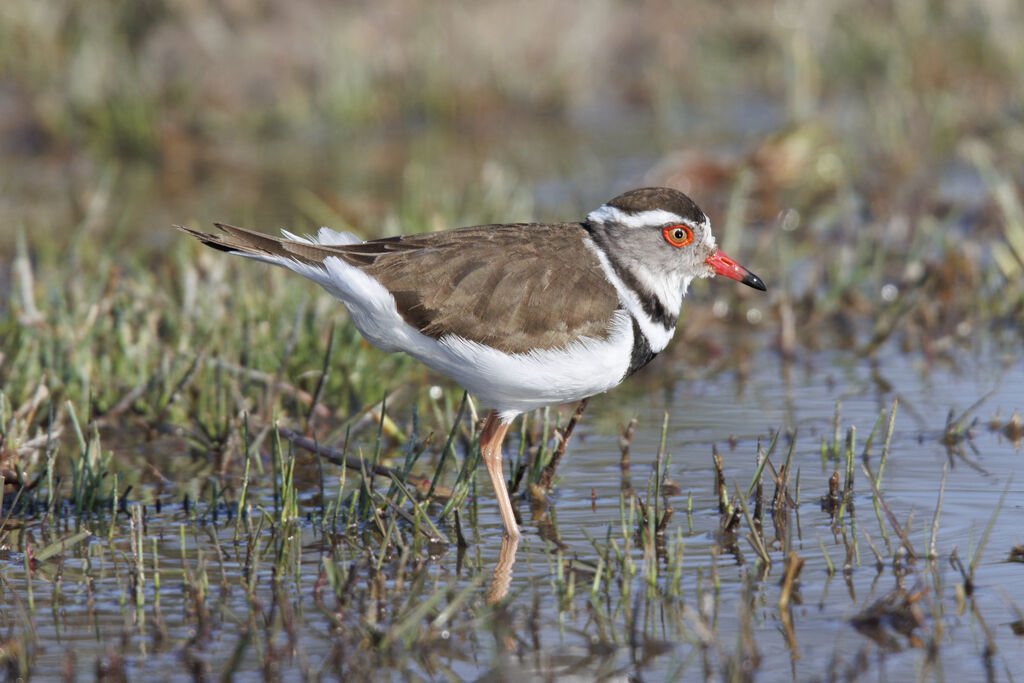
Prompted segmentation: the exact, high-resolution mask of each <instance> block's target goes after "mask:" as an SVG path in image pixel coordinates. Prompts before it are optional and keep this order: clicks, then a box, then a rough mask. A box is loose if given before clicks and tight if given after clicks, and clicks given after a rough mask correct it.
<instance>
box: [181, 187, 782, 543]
mask: <svg viewBox="0 0 1024 683" xmlns="http://www.w3.org/2000/svg"><path fill="white" fill-rule="evenodd" d="M214 225H215V226H216V227H217V228H218V229H219V230H220V232H219V233H215V234H211V233H203V232H199V231H196V230H192V229H189V228H185V227H182V226H176V227H178V228H179V229H180V230H182V231H184V232H186V233H188V234H189V235H191V236H193V237H195V238H196V239H198V240H199V241H200V242H202V243H203V244H205V245H207V246H209V247H212V248H214V249H218V250H221V251H225V252H228V253H230V254H236V255H240V256H245V257H248V258H251V259H255V260H257V261H263V262H266V263H270V264H274V265H277V266H282V267H284V268H287V269H288V270H291V271H294V272H296V273H298V274H299V275H302V276H304V277H306V278H308V279H310V280H312V281H313V282H315V283H317V284H319V285H320V286H321V287H323V288H324V289H326V290H327V291H328V292H329V293H330V294H331V295H332V296H334V297H335V298H336V299H338V300H339V301H340V302H341V303H342V304H344V306H345V308H347V309H348V312H349V317H350V319H351V322H352V324H353V325H354V326H355V327H356V329H357V330H358V331H359V332H360V333H361V334H362V336H363V337H364V338H365V339H366V340H367V341H368V342H370V343H371V344H372V345H374V346H376V347H378V348H380V349H382V350H384V351H388V352H398V351H402V352H405V353H407V354H408V355H410V356H412V357H413V358H415V359H417V360H418V361H421V362H422V363H424V364H425V365H427V366H428V367H430V368H432V369H433V370H435V371H437V372H439V373H441V374H442V375H446V376H448V377H450V378H451V379H452V380H454V381H455V382H456V383H457V384H459V385H460V386H462V387H463V388H464V389H465V390H466V391H467V392H469V394H471V395H473V396H475V397H476V398H477V399H478V400H479V401H480V402H481V403H482V404H483V405H485V406H488V407H489V408H490V412H489V413H488V415H487V417H486V418H485V420H484V423H483V426H482V428H481V432H480V453H481V459H482V461H483V463H484V466H485V468H486V470H487V474H488V476H489V478H490V481H491V484H492V486H493V488H494V493H495V496H496V499H497V503H498V509H499V512H500V515H501V521H502V527H503V530H504V533H505V536H506V537H507V538H510V539H516V540H518V538H519V536H520V531H519V527H518V525H517V523H516V519H515V515H514V513H513V509H512V503H511V500H510V498H509V493H508V487H507V485H506V483H505V480H504V477H503V473H502V454H501V449H502V444H503V442H504V440H505V435H506V434H507V432H508V430H509V427H510V426H511V424H512V422H513V420H514V419H515V418H516V417H517V416H518V415H520V414H522V413H525V412H527V411H530V410H533V409H535V408H539V407H544V406H549V405H556V404H562V403H568V402H572V401H576V400H580V399H583V398H588V397H590V396H593V395H595V394H600V393H603V392H605V391H608V390H609V389H611V388H613V387H615V386H617V385H618V384H620V383H621V382H622V381H623V380H625V379H626V378H627V377H629V376H630V375H632V374H633V373H635V372H636V371H637V370H639V369H640V368H642V367H643V366H645V365H646V364H647V363H649V362H650V361H651V360H652V359H653V358H654V357H655V356H656V355H657V354H658V353H659V352H661V351H662V350H663V349H664V348H665V347H666V346H667V345H668V343H669V341H670V339H671V338H672V336H673V334H674V333H675V330H676V327H677V324H678V322H679V314H680V310H681V308H682V303H683V297H684V295H685V294H686V291H687V289H688V287H689V286H690V283H691V282H692V281H693V280H694V279H695V278H708V277H711V276H713V275H723V276H725V277H727V278H731V279H733V280H737V281H739V282H741V283H743V284H745V285H748V286H750V287H753V288H754V289H758V290H761V291H765V289H766V287H765V284H764V282H763V281H762V280H761V278H759V277H757V276H756V275H754V274H753V273H752V272H750V271H749V270H748V269H747V268H745V267H743V266H741V265H740V264H739V263H737V262H736V261H734V260H733V259H731V258H730V257H728V256H726V255H725V254H724V253H723V252H722V251H721V249H719V248H718V246H717V243H716V241H715V237H714V235H713V234H712V232H711V225H710V221H709V219H708V217H707V215H706V214H705V213H704V212H703V211H702V210H701V209H700V207H698V206H697V204H696V203H695V202H694V201H693V200H692V199H690V198H689V197H688V196H686V195H685V194H683V193H682V192H680V191H678V190H675V189H672V188H664V187H646V188H639V189H634V190H629V191H627V192H624V193H622V194H620V195H618V196H617V197H615V198H614V199H611V200H610V201H608V202H606V203H605V204H602V205H601V206H600V207H598V208H597V209H594V210H593V211H591V212H590V213H588V214H587V215H586V217H585V219H584V220H582V221H579V222H570V223H507V224H494V225H478V226H472V227H464V228H456V229H452V230H446V231H439V232H429V233H422V234H414V235H401V236H396V237H385V238H381V239H373V240H369V241H362V240H360V239H359V238H357V237H356V236H355V235H352V234H351V233H345V232H336V231H334V230H331V229H329V228H320V230H319V231H318V232H317V234H316V235H315V236H312V235H311V236H305V237H303V236H299V235H296V234H292V233H290V232H288V231H286V230H282V231H281V233H282V237H274V236H270V235H266V234H263V233H260V232H256V231H253V230H248V229H245V228H239V227H234V226H231V225H227V224H224V223H214Z"/></svg>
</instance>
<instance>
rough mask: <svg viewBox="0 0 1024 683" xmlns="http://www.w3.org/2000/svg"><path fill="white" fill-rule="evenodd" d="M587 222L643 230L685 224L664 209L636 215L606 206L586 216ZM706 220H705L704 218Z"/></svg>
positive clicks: (641, 212) (678, 216)
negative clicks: (616, 224) (650, 227)
mask: <svg viewBox="0 0 1024 683" xmlns="http://www.w3.org/2000/svg"><path fill="white" fill-rule="evenodd" d="M587 220H588V221H590V222H591V223H618V224H619V225H625V226H626V227H628V228H644V227H649V226H655V225H668V224H669V223H686V222H687V221H685V220H683V218H682V216H680V215H678V214H675V213H672V212H671V211H666V210H664V209H650V210H649V211H640V212H638V213H626V212H625V211H623V210H622V209H618V208H616V207H614V206H609V205H608V204H603V205H602V206H601V207H600V208H597V209H594V210H593V211H591V212H590V213H588V214H587ZM705 220H706V218H705Z"/></svg>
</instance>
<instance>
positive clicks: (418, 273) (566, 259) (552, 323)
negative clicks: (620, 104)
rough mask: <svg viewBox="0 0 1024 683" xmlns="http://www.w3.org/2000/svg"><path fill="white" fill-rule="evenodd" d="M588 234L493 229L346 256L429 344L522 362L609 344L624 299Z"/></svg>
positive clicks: (345, 250)
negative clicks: (466, 346)
mask: <svg viewBox="0 0 1024 683" xmlns="http://www.w3.org/2000/svg"><path fill="white" fill-rule="evenodd" d="M584 234H585V233H584V231H583V228H582V227H581V226H580V225H578V224H574V223H563V224H557V225H539V224H522V225H489V226H478V227H473V228H461V229H459V230H451V231H448V232H442V233H427V234H423V235H412V236H409V237H402V238H397V239H393V240H375V241H373V242H366V243H364V244H360V245H352V246H346V247H341V248H340V249H339V250H340V251H341V252H342V258H345V260H346V261H348V262H349V263H352V264H353V265H356V266H358V267H360V268H361V269H362V270H364V271H365V272H366V273H368V274H369V275H372V276H373V277H374V278H376V279H377V280H378V281H379V282H380V283H381V284H382V285H384V286H385V287H387V289H388V290H389V291H390V292H391V294H392V295H393V296H394V297H395V302H396V304H397V306H398V311H399V313H400V314H401V315H402V318H403V319H405V321H406V322H407V323H409V324H410V325H412V326H413V327H415V328H416V329H418V330H419V331H420V332H422V333H423V334H425V335H427V336H430V337H434V338H438V337H441V336H444V335H446V334H455V335H458V336H460V337H464V338H466V339H471V340H473V341H476V342H479V343H481V344H486V345H488V346H491V347H494V348H496V349H499V350H501V351H505V352H508V353H524V352H527V351H530V350H531V349H535V348H539V349H551V348H560V347H563V346H565V345H566V344H569V343H571V342H572V341H574V340H576V339H578V338H579V337H592V338H596V339H603V338H604V337H606V336H607V333H608V323H609V319H610V317H611V315H612V312H613V311H614V310H615V309H616V308H618V305H619V300H618V295H617V294H616V292H615V289H614V287H612V285H611V284H610V283H609V282H608V281H607V280H606V279H605V277H604V275H603V273H602V272H601V270H600V266H599V265H598V263H597V259H596V258H595V257H594V255H593V254H592V253H590V251H589V250H587V248H586V247H585V246H584V244H583V236H584ZM370 259H372V261H371V260H370Z"/></svg>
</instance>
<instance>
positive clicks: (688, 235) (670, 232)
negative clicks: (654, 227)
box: [661, 225, 693, 247]
mask: <svg viewBox="0 0 1024 683" xmlns="http://www.w3.org/2000/svg"><path fill="white" fill-rule="evenodd" d="M661 234H662V235H663V236H664V237H665V241H666V242H668V243H669V244H671V245H672V246H673V247H685V246H686V245H687V244H689V243H690V242H692V241H693V230H690V228H688V227H686V226H685V225H670V226H668V227H666V228H662V229H661Z"/></svg>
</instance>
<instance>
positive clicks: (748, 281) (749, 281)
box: [741, 270, 768, 292]
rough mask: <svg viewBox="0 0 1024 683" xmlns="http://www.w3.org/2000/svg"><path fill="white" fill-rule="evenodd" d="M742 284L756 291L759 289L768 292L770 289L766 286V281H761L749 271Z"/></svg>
mask: <svg viewBox="0 0 1024 683" xmlns="http://www.w3.org/2000/svg"><path fill="white" fill-rule="evenodd" d="M741 282H742V283H743V284H745V285H747V286H748V287H753V288H754V289H758V290H760V291H762V292H766V291H768V288H767V287H765V286H764V281H763V280H761V278H759V277H758V276H756V275H754V274H753V273H751V272H750V271H749V270H748V271H747V274H746V275H745V276H744V277H743V279H742V280H741Z"/></svg>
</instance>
